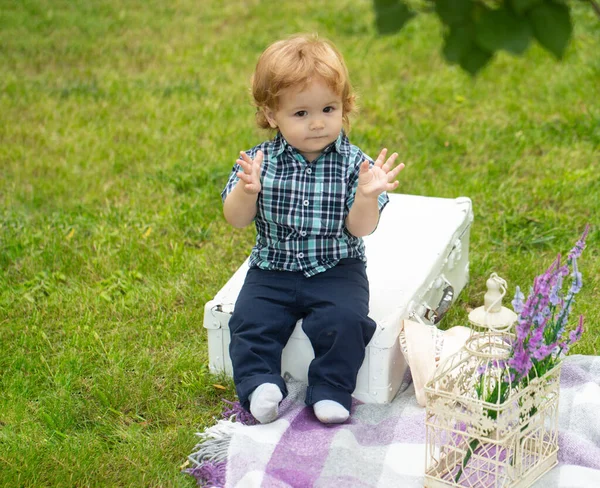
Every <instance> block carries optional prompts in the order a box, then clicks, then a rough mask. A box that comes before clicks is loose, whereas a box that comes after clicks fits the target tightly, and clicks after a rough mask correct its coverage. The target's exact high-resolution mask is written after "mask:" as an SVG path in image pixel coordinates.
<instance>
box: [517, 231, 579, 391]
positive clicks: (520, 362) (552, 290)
mask: <svg viewBox="0 0 600 488" xmlns="http://www.w3.org/2000/svg"><path fill="white" fill-rule="evenodd" d="M588 232H589V225H587V226H586V228H585V231H584V233H583V235H582V236H581V238H580V239H579V240H578V241H577V243H576V244H575V247H574V248H573V249H572V250H571V251H570V252H569V254H568V257H567V264H566V265H561V257H560V254H559V255H558V256H557V258H556V260H555V261H554V262H553V263H552V264H551V265H550V267H549V268H548V269H547V270H546V271H545V272H544V273H543V274H541V275H539V276H537V277H536V278H535V280H534V282H533V287H532V288H531V291H530V293H529V296H528V297H527V299H526V300H525V302H523V299H524V296H523V293H521V290H520V288H519V287H517V288H516V292H515V297H514V300H513V302H512V304H513V307H514V309H515V311H516V312H517V314H518V315H519V316H518V322H517V326H516V329H515V332H516V338H515V340H514V342H513V349H512V354H511V357H510V358H509V360H508V366H509V368H510V370H511V376H512V375H514V379H515V381H517V382H518V381H522V380H525V381H528V380H529V379H531V377H532V375H533V376H541V375H543V374H544V373H545V372H546V371H548V370H550V369H551V368H552V367H554V366H555V364H556V363H557V362H558V361H559V360H560V358H561V356H562V355H563V354H565V353H566V352H567V351H568V350H569V348H570V347H571V346H572V345H573V344H574V343H575V342H577V341H578V340H579V339H581V336H582V334H583V315H582V316H581V317H580V318H579V324H578V326H577V328H576V329H575V330H573V331H571V332H569V334H568V335H566V336H565V331H566V324H567V323H568V318H569V313H570V311H571V308H572V305H573V301H574V298H575V295H576V294H577V293H579V291H580V290H581V287H582V284H583V279H582V276H581V273H580V272H579V270H578V268H577V258H579V257H580V256H581V254H582V252H583V250H584V249H585V239H586V237H587V234H588ZM570 266H571V267H572V268H573V270H572V273H571V276H572V281H571V286H570V288H569V290H568V294H567V296H566V297H564V298H563V293H562V287H563V278H564V277H566V276H568V275H569V273H570V270H569V267H570Z"/></svg>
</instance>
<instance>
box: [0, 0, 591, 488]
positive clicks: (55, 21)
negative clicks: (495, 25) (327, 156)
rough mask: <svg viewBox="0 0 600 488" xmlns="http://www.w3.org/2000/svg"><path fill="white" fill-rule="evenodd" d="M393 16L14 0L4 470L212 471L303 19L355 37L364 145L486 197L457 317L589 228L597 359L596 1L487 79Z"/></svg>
mask: <svg viewBox="0 0 600 488" xmlns="http://www.w3.org/2000/svg"><path fill="white" fill-rule="evenodd" d="M373 18H374V16H373V12H372V9H371V3H370V1H369V0H360V1H357V0H352V1H350V0H343V1H339V2H335V3H331V4H326V3H323V2H322V1H316V0H307V1H304V2H296V1H293V0H284V1H282V2H278V3H277V7H275V4H274V3H273V2H259V1H258V0H253V1H242V0H231V1H230V0H203V1H202V2H197V1H192V0H180V1H177V2H159V1H156V0H149V1H144V2H142V1H140V0H132V1H129V2H119V1H116V0H109V1H105V2H99V1H87V2H84V1H77V2H72V1H67V0H55V1H52V2H50V1H43V0H37V1H33V0H27V1H26V0H18V1H17V0H12V1H10V0H8V1H4V2H3V5H2V9H1V11H0V172H1V178H0V485H2V486H9V487H14V486H36V487H37V486H190V487H191V486H194V482H193V480H192V479H191V478H189V477H186V476H184V475H182V474H180V466H181V465H182V464H183V463H184V461H185V458H186V456H187V454H189V452H190V451H191V449H192V448H193V446H194V443H195V440H196V439H195V437H194V436H193V433H194V432H195V431H198V430H201V429H203V428H204V427H206V426H208V425H210V424H212V423H213V422H214V420H213V416H215V415H218V413H219V412H220V410H221V401H220V399H221V398H223V397H225V398H229V399H232V398H233V396H234V392H233V389H232V385H231V383H230V382H229V381H228V380H227V379H225V378H219V377H215V376H212V375H211V374H210V373H209V372H208V371H207V366H206V364H207V359H208V358H207V347H206V332H205V330H204V329H203V325H202V322H203V305H204V303H205V302H206V301H207V300H209V299H211V298H212V297H213V296H214V294H215V293H216V292H217V290H218V289H219V288H220V287H221V286H222V285H223V284H224V283H225V281H226V280H227V278H228V277H229V276H230V275H231V274H232V273H233V271H234V270H235V269H236V268H237V267H238V266H239V264H240V263H241V262H242V260H243V259H244V257H245V256H246V255H247V254H248V252H249V251H250V249H251V247H252V243H253V236H254V233H253V230H252V229H244V230H242V231H239V230H233V229H231V228H230V227H228V226H227V224H226V223H225V221H224V219H223V218H222V213H221V203H220V196H219V193H220V191H221V189H222V187H223V185H224V183H225V180H226V177H227V174H228V172H229V170H230V168H231V165H232V164H233V162H234V160H235V157H236V154H237V152H238V151H239V150H241V149H247V148H250V147H252V146H253V145H255V144H257V143H258V142H260V141H261V140H263V139H264V138H265V134H264V133H261V132H260V131H259V130H258V129H256V128H255V127H254V124H253V109H252V106H251V104H250V101H249V97H248V79H249V77H250V75H251V73H252V69H253V66H254V64H255V62H256V59H257V56H258V55H259V53H260V52H261V50H262V49H263V48H264V47H265V46H266V45H267V44H268V43H270V42H272V41H273V40H275V39H277V38H280V37H282V36H286V35H288V34H291V33H294V32H298V31H317V32H319V33H320V34H321V35H323V36H326V37H328V38H330V39H332V40H333V41H334V42H336V43H337V44H338V46H339V47H340V49H341V50H342V51H343V52H344V54H345V56H346V59H347V63H348V65H349V69H350V72H351V76H352V79H353V83H354V85H355V87H356V89H357V91H358V93H359V95H360V106H361V112H360V114H359V116H358V117H356V118H355V119H354V121H353V129H352V132H351V140H352V142H353V143H355V144H357V145H359V146H360V147H362V148H363V149H364V150H365V151H366V152H368V153H370V154H375V153H376V152H378V150H379V149H380V148H381V147H382V146H384V145H385V146H386V147H389V148H391V149H393V150H397V151H399V152H400V154H401V159H402V160H403V161H404V162H405V163H406V164H407V168H406V170H405V171H404V172H403V173H402V174H401V185H400V188H399V191H401V192H404V193H411V194H421V195H430V196H441V197H456V196H459V195H467V196H469V197H471V198H472V199H473V203H474V210H475V221H474V223H473V227H472V233H471V236H472V239H471V248H470V253H471V278H472V279H471V282H470V284H469V286H468V287H467V288H466V289H465V291H464V292H463V294H462V295H461V297H460V300H459V303H458V305H457V306H455V307H454V308H453V309H452V311H451V312H450V314H449V316H448V317H447V318H446V319H445V324H444V326H446V327H447V326H451V325H455V324H464V323H465V321H466V315H467V310H468V309H469V307H475V306H478V305H480V304H481V303H482V300H483V293H484V291H485V287H484V283H485V280H486V279H487V277H488V276H489V274H490V273H491V272H492V271H496V272H498V273H499V274H500V275H501V276H503V277H505V278H506V279H507V280H508V281H509V283H510V285H511V292H512V290H513V289H514V285H516V284H520V285H521V286H522V287H523V288H525V289H527V288H528V286H529V284H530V283H531V281H532V279H533V277H534V276H535V274H537V273H539V272H541V271H542V269H543V268H544V267H545V266H547V265H548V264H549V263H550V262H551V260H552V259H553V257H554V255H555V254H556V253H557V252H563V253H565V252H567V251H568V250H569V249H570V248H571V246H572V245H573V243H574V242H575V240H576V239H577V237H578V235H579V233H580V232H581V231H582V230H583V228H584V225H585V223H586V222H591V223H592V224H594V226H593V227H592V231H591V234H590V237H589V240H588V249H587V250H586V251H585V254H584V257H583V259H582V260H581V262H580V267H581V270H582V271H583V274H584V280H585V285H584V289H583V291H582V292H581V294H580V295H579V296H578V302H577V305H576V311H577V312H581V313H585V314H586V318H587V327H588V330H587V333H586V335H585V336H584V339H583V340H582V342H581V344H579V345H578V346H577V347H576V348H575V350H574V352H579V353H585V354H598V353H599V352H600V334H599V332H600V326H599V319H600V312H598V303H599V300H598V298H599V297H600V295H599V294H598V292H597V290H598V289H599V288H600V279H599V277H598V269H599V268H600V256H599V253H598V243H599V240H600V232H599V230H598V227H597V219H598V217H597V216H598V215H600V200H599V199H598V195H599V194H600V178H599V177H598V171H599V169H600V161H599V159H600V158H599V155H600V103H599V102H598V100H600V84H599V83H598V80H599V79H600V58H599V57H598V55H597V53H598V50H599V46H600V29H599V26H600V22H599V21H598V19H597V18H595V17H594V15H593V13H592V11H591V9H590V8H588V7H587V6H585V5H583V4H581V5H579V3H577V5H576V11H575V19H576V25H575V27H576V29H575V38H574V41H573V43H572V44H571V46H570V47H569V49H568V53H567V55H566V59H565V60H564V61H563V62H562V63H556V62H555V61H554V60H553V59H552V58H551V57H550V56H549V55H548V54H547V53H546V52H545V51H543V50H542V49H540V48H538V47H537V46H534V47H532V48H531V49H530V50H529V51H528V52H527V54H526V55H525V56H524V57H523V58H513V57H509V56H505V55H501V56H499V57H498V58H497V59H496V60H495V61H494V62H493V63H492V64H491V65H490V66H488V67H487V68H486V69H485V70H484V71H483V72H482V73H481V75H480V76H479V77H478V78H477V79H475V80H471V79H470V78H469V77H468V76H467V75H465V74H464V73H462V72H461V71H459V70H458V69H457V68H455V67H449V66H447V65H446V64H445V63H444V62H443V60H442V59H441V58H440V55H439V48H440V31H439V26H438V24H437V23H436V20H435V19H434V18H432V17H430V16H422V17H420V18H419V19H417V20H415V21H412V22H411V23H410V24H408V25H407V26H406V28H405V29H404V30H403V31H402V33H401V34H399V35H395V36H391V37H383V38H381V37H378V36H377V35H376V33H375V31H374V27H373ZM431 231H432V232H431V235H432V236H435V222H432V223H431ZM390 249H391V250H392V249H396V244H395V243H390ZM215 384H221V385H224V386H225V387H226V388H227V389H226V390H221V389H219V388H216V387H215V386H213V385H215Z"/></svg>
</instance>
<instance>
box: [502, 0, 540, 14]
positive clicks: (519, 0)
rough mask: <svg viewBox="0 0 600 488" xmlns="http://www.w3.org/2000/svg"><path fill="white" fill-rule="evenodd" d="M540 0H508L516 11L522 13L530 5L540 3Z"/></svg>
mask: <svg viewBox="0 0 600 488" xmlns="http://www.w3.org/2000/svg"><path fill="white" fill-rule="evenodd" d="M542 1H543V0H510V5H511V6H512V8H513V10H514V11H515V12H516V13H518V14H522V13H523V12H526V11H527V10H529V9H531V7H534V6H536V5H538V4H540V3H542Z"/></svg>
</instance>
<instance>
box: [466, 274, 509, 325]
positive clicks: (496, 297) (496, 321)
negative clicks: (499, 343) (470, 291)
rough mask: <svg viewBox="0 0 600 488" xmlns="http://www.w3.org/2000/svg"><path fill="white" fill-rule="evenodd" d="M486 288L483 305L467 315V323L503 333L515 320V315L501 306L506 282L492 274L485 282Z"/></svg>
mask: <svg viewBox="0 0 600 488" xmlns="http://www.w3.org/2000/svg"><path fill="white" fill-rule="evenodd" d="M486 286H487V293H486V294H485V296H484V298H483V303H484V305H483V307H478V308H476V309H475V310H473V311H472V312H471V313H470V314H469V322H471V324H473V325H475V326H477V327H482V328H485V329H490V330H492V331H496V332H504V331H506V330H508V329H510V328H511V327H512V325H513V324H514V323H515V322H516V320H517V314H516V313H514V312H513V311H512V310H509V309H508V308H506V307H503V306H502V298H503V297H504V295H506V288H507V285H506V281H505V280H504V279H502V278H500V276H498V275H497V274H496V273H492V274H491V275H490V277H489V279H488V280H487V281H486Z"/></svg>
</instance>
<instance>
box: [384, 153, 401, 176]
mask: <svg viewBox="0 0 600 488" xmlns="http://www.w3.org/2000/svg"><path fill="white" fill-rule="evenodd" d="M397 158H398V153H394V154H392V155H391V156H390V157H389V158H388V160H387V161H386V162H385V164H384V165H383V166H382V167H381V168H382V169H383V170H384V171H385V172H386V173H387V172H388V171H389V170H390V169H392V167H393V166H394V162H395V161H396V159H397Z"/></svg>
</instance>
